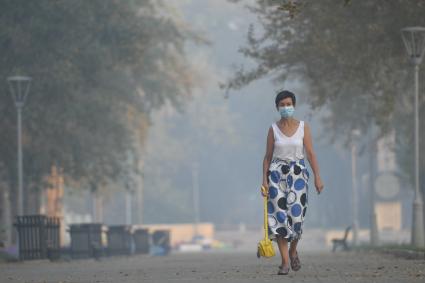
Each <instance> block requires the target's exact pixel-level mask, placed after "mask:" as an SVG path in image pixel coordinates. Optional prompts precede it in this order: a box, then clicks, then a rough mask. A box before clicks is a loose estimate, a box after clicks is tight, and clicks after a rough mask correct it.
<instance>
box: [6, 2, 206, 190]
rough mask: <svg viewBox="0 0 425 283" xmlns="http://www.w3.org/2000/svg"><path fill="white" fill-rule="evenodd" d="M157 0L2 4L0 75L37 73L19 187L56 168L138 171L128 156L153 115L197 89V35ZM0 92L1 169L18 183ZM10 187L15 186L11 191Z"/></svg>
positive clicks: (83, 177) (79, 175) (92, 172)
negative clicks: (190, 52) (193, 61)
mask: <svg viewBox="0 0 425 283" xmlns="http://www.w3.org/2000/svg"><path fill="white" fill-rule="evenodd" d="M167 9H168V8H167V5H166V4H165V2H162V1H159V2H158V1H150V0H134V1H116V0H107V1H103V0H94V1H83V0H77V1H65V0H59V1H48V0H42V1H24V0H18V1H7V0H6V1H1V3H0V11H1V12H0V50H1V53H2V56H1V58H0V63H1V65H0V78H3V80H2V82H0V84H1V89H2V93H6V92H8V90H7V84H6V81H5V79H6V77H8V76H10V75H14V74H25V75H29V76H31V77H33V84H32V88H31V93H30V97H29V99H28V103H27V105H26V106H25V109H24V113H23V114H24V132H23V134H24V137H23V143H24V144H23V150H24V158H25V159H24V166H25V167H24V170H25V177H26V180H25V183H26V184H32V187H33V188H40V187H42V186H43V185H42V184H43V178H44V176H45V175H46V174H48V173H49V172H50V167H51V166H52V165H57V166H59V167H61V168H62V169H63V172H64V174H65V177H67V179H68V182H69V181H74V184H80V185H81V184H85V185H88V184H93V183H96V184H97V183H106V182H110V181H117V180H119V179H120V178H122V177H123V176H128V171H129V170H130V171H131V172H135V171H136V165H134V164H130V166H129V164H128V154H129V152H130V153H133V154H136V153H137V149H138V147H140V146H142V143H143V139H144V137H145V136H146V130H147V125H148V123H149V122H148V117H149V113H150V111H151V110H152V109H155V108H158V107H161V105H163V104H164V102H165V101H171V102H172V103H173V105H175V106H176V107H178V105H179V103H180V102H179V101H180V100H181V99H182V97H186V96H187V95H189V94H190V90H191V88H192V85H193V83H194V82H193V81H192V80H191V70H190V69H189V68H188V65H187V64H186V59H185V49H184V45H185V43H186V42H187V41H193V42H200V41H201V38H200V37H198V36H197V35H196V34H195V33H194V32H192V31H191V30H189V29H188V28H187V27H186V26H184V25H183V23H181V22H180V21H178V20H176V19H174V18H173V17H172V16H171V15H170V13H168V12H169V11H168V10H167ZM12 105H13V102H12V101H11V98H10V96H9V95H1V96H0V115H1V116H0V129H2V133H3V136H2V139H1V141H0V168H2V171H3V172H2V174H1V176H2V178H3V180H4V181H5V182H7V183H9V184H10V185H11V186H14V180H16V175H15V174H16V155H15V152H16V148H15V147H16V138H15V137H16V121H15V119H16V115H15V111H14V107H13V106H12ZM12 191H14V190H12Z"/></svg>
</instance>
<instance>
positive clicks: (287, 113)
mask: <svg viewBox="0 0 425 283" xmlns="http://www.w3.org/2000/svg"><path fill="white" fill-rule="evenodd" d="M294 112H295V108H294V106H283V107H279V113H280V116H281V117H282V118H285V119H286V118H291V117H292V116H293V115H294Z"/></svg>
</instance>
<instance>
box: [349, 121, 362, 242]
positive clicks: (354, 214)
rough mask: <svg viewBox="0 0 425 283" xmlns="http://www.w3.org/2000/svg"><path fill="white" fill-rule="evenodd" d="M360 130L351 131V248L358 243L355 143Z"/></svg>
mask: <svg viewBox="0 0 425 283" xmlns="http://www.w3.org/2000/svg"><path fill="white" fill-rule="evenodd" d="M360 135H361V133H360V130H359V129H354V130H352V131H351V182H352V183H351V189H352V217H353V246H357V244H358V241H359V221H358V214H359V213H358V188H357V142H358V140H359V138H360Z"/></svg>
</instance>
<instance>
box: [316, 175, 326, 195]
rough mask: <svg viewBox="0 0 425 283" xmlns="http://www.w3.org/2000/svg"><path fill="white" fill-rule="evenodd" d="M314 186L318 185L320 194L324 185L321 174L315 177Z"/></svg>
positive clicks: (317, 188)
mask: <svg viewBox="0 0 425 283" xmlns="http://www.w3.org/2000/svg"><path fill="white" fill-rule="evenodd" d="M314 186H315V187H316V191H317V193H318V194H320V193H321V192H322V191H323V188H324V186H323V182H322V179H321V178H320V176H315V177H314Z"/></svg>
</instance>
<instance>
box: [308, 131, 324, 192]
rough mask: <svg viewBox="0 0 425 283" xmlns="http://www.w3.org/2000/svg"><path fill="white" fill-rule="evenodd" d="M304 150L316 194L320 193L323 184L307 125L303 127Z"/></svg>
mask: <svg viewBox="0 0 425 283" xmlns="http://www.w3.org/2000/svg"><path fill="white" fill-rule="evenodd" d="M304 148H305V152H306V154H307V159H308V162H309V163H310V166H311V169H312V170H313V174H314V184H315V186H316V190H317V192H318V193H320V192H321V191H322V190H323V183H322V180H321V178H320V170H319V164H318V163H317V158H316V153H315V152H314V149H313V141H312V138H311V131H310V127H309V126H308V125H307V123H306V124H305V125H304Z"/></svg>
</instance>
